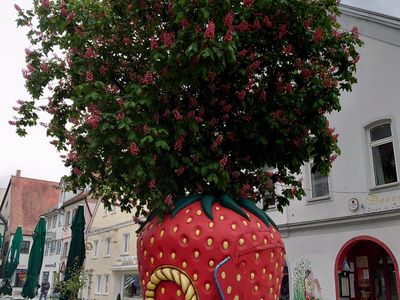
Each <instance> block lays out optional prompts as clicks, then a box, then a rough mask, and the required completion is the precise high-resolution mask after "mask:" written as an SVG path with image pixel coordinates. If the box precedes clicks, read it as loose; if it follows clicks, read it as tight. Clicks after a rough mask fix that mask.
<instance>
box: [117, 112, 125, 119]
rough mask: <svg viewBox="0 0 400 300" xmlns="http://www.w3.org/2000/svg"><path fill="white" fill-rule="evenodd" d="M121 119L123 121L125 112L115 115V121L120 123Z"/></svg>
mask: <svg viewBox="0 0 400 300" xmlns="http://www.w3.org/2000/svg"><path fill="white" fill-rule="evenodd" d="M123 119H125V112H123V111H120V112H119V113H118V114H117V120H118V121H121V120H123Z"/></svg>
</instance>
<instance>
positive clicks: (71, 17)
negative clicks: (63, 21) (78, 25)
mask: <svg viewBox="0 0 400 300" xmlns="http://www.w3.org/2000/svg"><path fill="white" fill-rule="evenodd" d="M74 18H75V13H74V12H73V11H71V12H70V13H69V14H68V16H67V20H68V22H69V23H72V22H73V21H74Z"/></svg>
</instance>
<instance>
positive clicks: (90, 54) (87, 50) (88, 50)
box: [84, 47, 95, 58]
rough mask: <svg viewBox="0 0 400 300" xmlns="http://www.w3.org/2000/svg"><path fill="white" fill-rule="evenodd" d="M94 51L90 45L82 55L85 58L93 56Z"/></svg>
mask: <svg viewBox="0 0 400 300" xmlns="http://www.w3.org/2000/svg"><path fill="white" fill-rule="evenodd" d="M94 56H95V55H94V51H93V48H92V47H89V48H87V49H86V53H85V55H84V57H85V58H94Z"/></svg>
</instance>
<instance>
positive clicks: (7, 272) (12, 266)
mask: <svg viewBox="0 0 400 300" xmlns="http://www.w3.org/2000/svg"><path fill="white" fill-rule="evenodd" d="M22 239H23V236H22V229H21V226H18V227H17V230H15V233H14V237H13V240H12V242H11V247H10V249H9V250H8V253H7V259H6V263H5V266H4V272H3V281H2V283H1V286H0V295H1V294H4V295H11V294H12V287H11V277H12V276H13V274H14V272H15V270H16V269H17V266H18V264H19V254H20V251H21V242H22Z"/></svg>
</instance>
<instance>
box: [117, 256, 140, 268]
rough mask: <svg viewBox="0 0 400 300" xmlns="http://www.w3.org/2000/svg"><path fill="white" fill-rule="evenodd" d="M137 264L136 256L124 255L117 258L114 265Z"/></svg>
mask: <svg viewBox="0 0 400 300" xmlns="http://www.w3.org/2000/svg"><path fill="white" fill-rule="evenodd" d="M137 264H138V261H137V256H125V257H121V258H119V259H117V261H116V262H115V264H114V266H132V265H137Z"/></svg>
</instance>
